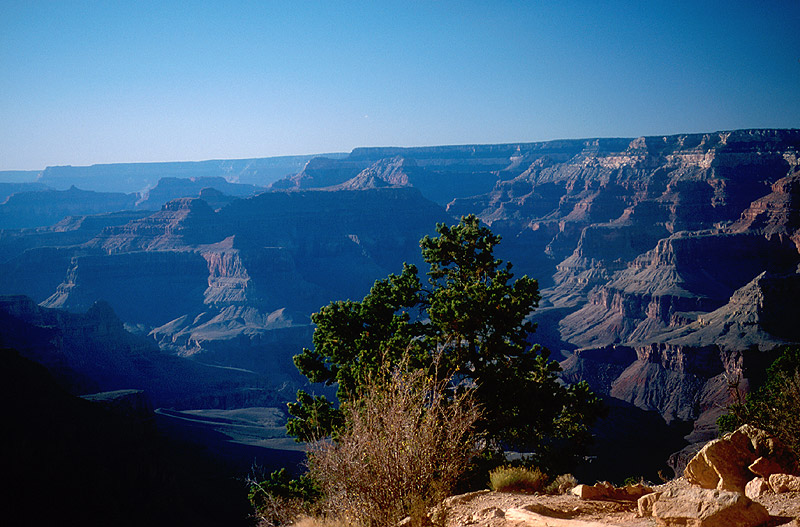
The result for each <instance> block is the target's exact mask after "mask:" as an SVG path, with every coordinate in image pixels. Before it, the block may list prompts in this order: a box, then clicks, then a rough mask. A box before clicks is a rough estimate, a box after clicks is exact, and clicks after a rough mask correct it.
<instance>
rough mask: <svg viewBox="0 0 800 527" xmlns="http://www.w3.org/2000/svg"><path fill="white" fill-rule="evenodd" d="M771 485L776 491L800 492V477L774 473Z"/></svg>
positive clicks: (770, 479)
mask: <svg viewBox="0 0 800 527" xmlns="http://www.w3.org/2000/svg"><path fill="white" fill-rule="evenodd" d="M769 486H770V487H771V488H772V490H773V491H775V492H778V493H780V492H800V477H798V476H792V475H791V474H772V475H771V476H770V477H769Z"/></svg>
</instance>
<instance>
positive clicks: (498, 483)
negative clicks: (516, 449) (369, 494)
mask: <svg viewBox="0 0 800 527" xmlns="http://www.w3.org/2000/svg"><path fill="white" fill-rule="evenodd" d="M546 484H547V474H545V473H544V472H542V471H541V470H539V469H538V468H525V467H510V466H505V467H498V468H496V469H494V470H492V471H491V472H489V485H490V486H491V488H492V490H496V491H498V492H519V493H525V494H533V493H534V492H542V491H543V490H544V488H545V485H546Z"/></svg>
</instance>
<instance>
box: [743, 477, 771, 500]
mask: <svg viewBox="0 0 800 527" xmlns="http://www.w3.org/2000/svg"><path fill="white" fill-rule="evenodd" d="M771 491H772V489H771V488H770V486H769V483H767V480H765V479H764V478H753V479H751V480H750V481H748V482H747V485H745V487H744V495H745V496H747V497H748V498H750V499H751V500H754V499H757V498H760V497H761V496H763V495H764V494H766V493H768V492H771Z"/></svg>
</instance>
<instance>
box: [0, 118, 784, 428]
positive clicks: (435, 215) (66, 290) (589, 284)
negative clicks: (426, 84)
mask: <svg viewBox="0 0 800 527" xmlns="http://www.w3.org/2000/svg"><path fill="white" fill-rule="evenodd" d="M798 149H800V131H798V130H740V131H732V132H716V133H707V134H685V135H675V136H666V137H643V138H638V139H587V140H567V141H551V142H545V143H519V144H506V145H468V146H442V147H425V148H365V149H356V150H354V151H353V152H352V153H351V154H350V155H349V156H347V157H345V158H336V157H329V158H316V159H311V160H308V161H307V163H306V164H305V166H304V167H303V168H302V170H300V171H299V172H298V173H297V174H294V175H292V176H290V177H287V178H285V179H282V180H280V181H277V182H275V183H274V184H273V185H272V187H271V191H269V192H265V193H262V194H259V195H255V196H252V197H244V196H242V197H240V198H238V199H237V198H234V197H233V196H226V195H225V194H224V193H223V192H219V190H218V191H216V192H214V191H204V192H205V193H204V195H203V197H202V198H198V197H197V194H194V192H196V191H197V189H196V188H195V187H194V186H192V185H188V186H186V189H188V190H186V191H185V193H192V195H191V196H182V197H180V198H179V199H176V200H173V201H170V202H169V203H167V204H166V205H164V206H163V207H162V208H161V209H160V210H158V211H156V212H152V213H150V212H145V213H136V214H139V215H134V216H129V217H127V218H124V217H123V216H116V217H112V216H110V215H104V216H98V217H96V218H93V219H88V218H87V219H82V220H70V221H65V222H64V223H63V224H62V228H61V229H60V230H59V229H58V228H56V227H51V228H47V229H40V230H37V231H24V232H22V231H18V232H13V233H12V232H3V233H0V256H2V258H1V259H0V270H2V271H3V273H0V274H3V275H4V276H0V291H6V292H14V293H25V292H26V290H29V291H30V293H29V294H31V295H33V296H34V297H35V298H36V299H37V301H45V305H48V306H52V307H63V308H68V309H71V310H86V309H88V308H89V307H90V306H91V305H92V303H93V302H94V301H95V300H97V299H100V298H103V299H105V300H106V301H107V302H108V303H109V304H110V305H111V306H112V307H113V309H114V310H115V311H116V312H117V313H119V314H120V316H121V318H122V319H123V320H124V322H125V323H127V324H128V327H129V328H131V329H134V330H135V331H137V332H139V333H140V334H144V335H149V338H150V339H151V340H154V341H155V342H157V343H158V344H159V346H160V347H161V348H162V349H163V350H166V351H169V352H172V353H177V354H181V355H186V356H191V357H193V358H194V359H195V360H201V361H209V362H213V363H214V364H216V365H218V366H224V367H235V368H247V369H251V370H254V371H260V372H261V373H262V374H275V375H276V377H275V378H276V379H277V377H278V376H279V374H278V372H282V373H280V375H284V376H286V375H289V372H291V371H293V370H294V368H293V366H292V365H291V361H290V357H291V355H293V354H294V353H297V351H298V350H299V349H300V348H301V347H302V346H303V345H307V344H308V342H309V340H310V334H311V327H310V325H309V318H308V317H309V315H310V313H312V312H314V311H316V310H317V309H318V308H319V307H320V306H321V305H323V304H326V303H328V302H329V301H331V300H333V299H344V298H355V299H358V298H361V297H362V296H363V295H364V294H365V293H366V292H367V290H368V288H369V286H370V285H371V284H372V282H373V281H374V280H375V279H377V278H382V277H385V276H386V275H387V274H388V273H390V272H398V271H399V270H400V268H401V264H402V262H403V261H411V262H416V263H419V247H418V240H419V239H420V238H421V237H422V236H423V235H424V234H428V233H431V232H432V231H433V229H434V226H435V224H436V222H454V221H456V219H457V217H458V216H459V215H462V214H467V213H476V214H478V215H479V216H480V218H481V219H482V220H483V221H484V222H485V223H486V224H488V225H490V227H491V228H492V230H493V231H494V232H496V233H498V234H500V235H501V236H502V237H503V242H502V243H501V245H500V246H499V247H498V255H499V256H500V257H501V258H503V259H506V260H509V261H511V262H513V263H514V265H515V266H514V270H515V272H516V273H517V275H521V274H528V275H530V276H532V277H535V278H537V279H539V281H540V284H541V285H542V287H543V290H542V294H543V299H542V302H541V307H540V309H539V310H538V311H537V312H536V313H535V314H534V318H535V319H536V320H537V321H539V323H540V329H539V331H538V333H537V335H535V336H534V337H533V338H534V339H536V340H539V341H540V342H542V343H543V344H545V345H547V346H548V347H550V348H551V349H552V350H553V351H554V352H561V354H562V356H563V358H564V359H565V362H564V364H563V365H564V368H565V371H564V377H565V379H567V380H580V379H585V380H588V381H589V382H590V383H591V384H592V386H593V387H594V388H595V389H596V390H597V391H598V392H601V393H603V394H606V395H608V396H610V397H616V398H618V399H620V400H621V401H622V404H625V403H632V404H634V405H636V406H638V407H639V408H641V409H644V410H649V411H653V412H658V413H659V414H660V415H661V416H662V417H663V418H664V419H665V420H667V421H669V422H674V423H677V422H679V421H688V422H692V423H695V424H696V426H695V431H694V432H693V434H692V436H690V439H693V440H694V439H699V438H703V437H708V436H709V435H711V434H712V433H713V417H714V416H715V415H716V414H715V412H716V413H718V412H719V408H721V407H722V405H724V404H725V403H726V401H727V397H728V386H729V384H730V383H732V382H733V381H734V380H736V379H739V380H740V385H741V386H742V387H743V388H744V387H746V386H747V385H748V383H749V382H751V381H752V382H758V377H759V375H760V372H763V368H764V365H765V364H767V363H768V362H769V360H770V359H771V358H772V357H773V354H772V353H773V351H774V350H775V349H776V348H777V347H778V346H780V345H782V344H785V343H791V342H798V341H800V335H799V334H798V332H797V331H796V330H795V329H794V324H793V323H792V320H793V319H792V318H791V317H793V316H794V315H793V313H794V311H793V309H794V308H793V307H792V306H793V305H794V303H793V302H792V300H791V299H792V298H793V297H792V295H793V294H794V292H795V291H796V288H797V276H798V275H797V269H798V264H800V255H799V254H798V247H800V235H799V234H798V228H799V227H800V210H798V193H799V192H800V184H799V183H798V181H799V179H798V178H800V174H799V173H798V157H797V151H798ZM173 183H175V185H173V186H172V188H183V186H182V185H183V183H181V182H173ZM178 183H181V184H180V185H179V184H178ZM182 193H184V192H183V191H182ZM437 204H439V205H445V204H446V206H447V208H446V212H445V210H444V209H443V208H442V207H441V206H439V205H437ZM130 214H133V213H130ZM78 223H80V224H81V225H84V226H83V227H79V226H78V225H77V224H78ZM36 269H38V270H39V272H41V280H40V281H39V283H36V279H35V276H36V274H35V273H36V271H35V270H36Z"/></svg>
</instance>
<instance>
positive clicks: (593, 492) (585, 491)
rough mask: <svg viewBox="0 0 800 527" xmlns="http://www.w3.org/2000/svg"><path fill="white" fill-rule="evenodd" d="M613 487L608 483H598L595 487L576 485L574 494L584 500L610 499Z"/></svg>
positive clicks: (573, 490)
mask: <svg viewBox="0 0 800 527" xmlns="http://www.w3.org/2000/svg"><path fill="white" fill-rule="evenodd" d="M609 487H611V485H610V484H608V483H596V484H594V485H576V486H575V487H573V489H572V491H571V492H572V493H573V494H574V495H576V496H578V497H579V498H580V499H582V500H601V499H604V498H607V497H608V493H609V491H610V488H609Z"/></svg>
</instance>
